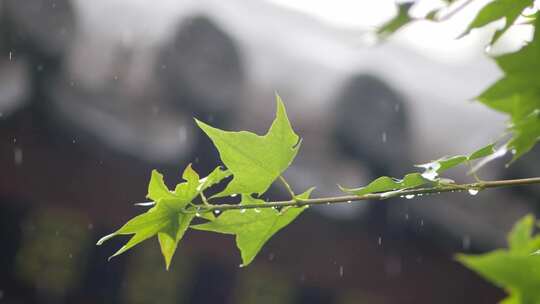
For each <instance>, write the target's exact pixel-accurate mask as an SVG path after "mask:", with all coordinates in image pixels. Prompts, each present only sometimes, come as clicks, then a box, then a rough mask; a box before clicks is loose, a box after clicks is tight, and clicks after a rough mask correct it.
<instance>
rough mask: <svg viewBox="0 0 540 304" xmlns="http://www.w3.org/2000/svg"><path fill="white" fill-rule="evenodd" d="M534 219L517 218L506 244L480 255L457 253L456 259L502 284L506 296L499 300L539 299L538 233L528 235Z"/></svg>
mask: <svg viewBox="0 0 540 304" xmlns="http://www.w3.org/2000/svg"><path fill="white" fill-rule="evenodd" d="M534 224H535V220H534V217H533V216H531V215H529V216H526V217H524V218H523V219H522V220H520V221H519V222H518V223H516V225H515V226H514V228H513V229H512V231H511V232H510V234H509V236H508V244H509V248H508V249H507V250H496V251H493V252H490V253H487V254H482V255H458V256H457V259H458V261H460V262H461V263H463V264H464V265H465V266H467V267H469V268H471V269H472V270H474V271H476V272H477V273H478V274H480V275H481V276H483V277H484V278H485V279H487V280H488V281H490V282H492V283H494V284H495V285H497V286H499V287H501V288H504V289H505V290H506V291H507V292H508V293H509V297H508V298H507V299H505V300H504V301H503V302H502V303H508V304H509V303H516V304H517V303H521V304H529V303H531V304H534V303H540V289H539V288H538V286H540V256H538V255H532V253H533V252H534V251H535V250H537V249H538V248H539V247H540V237H538V236H535V237H533V236H532V231H533V228H534Z"/></svg>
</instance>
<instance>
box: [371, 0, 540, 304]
mask: <svg viewBox="0 0 540 304" xmlns="http://www.w3.org/2000/svg"><path fill="white" fill-rule="evenodd" d="M455 2H458V1H449V2H448V6H452V5H453V3H455ZM533 5H534V0H492V1H490V2H489V3H487V4H486V5H485V6H484V7H483V8H482V9H481V10H480V11H479V12H478V14H477V15H476V17H475V18H474V19H473V21H472V22H471V23H470V24H469V26H468V27H467V29H466V30H465V31H464V33H463V34H462V35H461V36H464V35H466V34H468V33H470V31H471V30H473V29H476V28H480V27H483V26H485V25H488V24H490V23H492V22H494V21H498V20H501V19H504V21H505V24H504V26H503V27H502V28H501V29H498V30H497V31H496V32H495V33H494V34H493V36H492V39H491V42H490V44H494V43H496V42H497V41H498V40H499V38H500V37H501V36H503V34H504V33H506V31H507V30H508V29H509V28H510V27H511V26H512V25H514V24H515V22H516V20H517V19H518V17H519V16H524V15H525V14H524V11H525V9H526V8H528V7H532V6H533ZM412 6H413V4H411V3H408V4H401V5H399V9H398V14H397V15H396V17H394V18H393V19H392V20H390V21H389V22H388V23H386V24H384V25H383V26H382V27H381V29H380V30H379V33H381V34H384V35H389V34H391V33H393V32H395V31H397V30H399V29H400V28H402V27H403V26H405V25H407V24H408V23H410V22H413V21H415V20H417V19H415V18H412V17H411V16H410V14H409V11H410V9H411V7H412ZM448 6H447V7H445V8H441V9H438V10H434V11H432V12H430V13H429V14H427V15H426V16H425V17H424V18H420V19H424V20H431V21H438V20H440V19H444V18H440V16H441V11H442V10H443V9H448ZM462 7H463V6H461V8H462ZM538 14H539V13H538V12H536V13H534V14H532V15H530V16H526V22H527V23H530V24H532V25H533V26H534V28H535V31H534V35H533V37H532V40H531V41H529V42H528V43H527V44H526V45H525V46H524V47H522V48H521V49H519V50H518V51H516V52H514V53H510V54H504V55H500V56H496V57H494V60H495V62H496V63H497V65H498V66H499V68H500V69H501V71H502V72H503V73H504V75H503V76H502V78H501V79H500V80H498V81H497V82H496V83H494V84H493V85H491V86H490V87H489V88H488V89H486V90H485V91H484V92H483V93H481V94H480V95H479V96H478V97H477V98H476V99H477V100H478V101H480V102H482V103H483V104H485V105H486V106H488V107H490V108H492V109H494V110H496V111H499V112H502V113H505V114H507V115H508V116H509V121H510V122H509V127H508V129H509V130H510V131H511V133H512V136H511V138H510V139H509V141H508V142H507V143H506V144H505V145H504V146H503V147H502V148H501V149H500V150H499V151H501V152H503V153H493V152H492V155H495V154H498V155H499V156H500V155H503V154H504V151H512V154H513V159H512V161H515V160H516V159H518V158H519V157H521V156H522V155H524V154H525V153H527V152H529V151H530V150H531V149H532V148H533V147H534V146H535V144H536V143H537V142H538V140H539V139H540V80H539V79H540V78H539V77H538V71H540V31H539V30H538V28H539V26H540V18H538ZM471 158H472V157H471ZM462 159H464V158H463V157H454V158H449V159H448V161H449V162H450V163H452V162H453V161H454V160H455V161H461V160H462ZM443 166H444V165H443ZM409 180H410V181H411V183H412V185H416V184H417V183H421V181H420V180H419V179H418V177H417V176H415V178H414V179H411V178H409ZM533 227H534V218H533V217H532V216H527V217H525V218H524V219H522V220H521V221H520V222H518V223H517V224H516V226H515V227H514V229H513V230H512V232H511V233H510V236H509V246H510V248H509V249H508V250H497V251H494V252H491V253H488V254H485V255H481V256H466V255H460V256H459V257H458V260H459V261H460V262H461V263H463V264H464V265H465V266H467V267H469V268H471V269H473V270H475V271H477V272H478V273H479V274H480V275H482V276H483V277H485V278H486V279H488V280H489V281H491V282H492V283H494V284H496V285H497V286H500V287H502V288H505V289H506V290H507V291H508V292H509V293H510V296H509V297H508V298H507V299H506V300H505V301H504V302H503V303H506V304H510V303H540V292H539V290H540V289H539V286H540V257H538V256H531V252H533V251H534V250H537V249H538V248H539V247H540V237H538V236H537V237H532V230H533Z"/></svg>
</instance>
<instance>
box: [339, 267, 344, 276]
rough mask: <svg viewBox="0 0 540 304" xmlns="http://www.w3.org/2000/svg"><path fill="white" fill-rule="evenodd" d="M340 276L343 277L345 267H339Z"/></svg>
mask: <svg viewBox="0 0 540 304" xmlns="http://www.w3.org/2000/svg"><path fill="white" fill-rule="evenodd" d="M339 276H340V277H343V266H339Z"/></svg>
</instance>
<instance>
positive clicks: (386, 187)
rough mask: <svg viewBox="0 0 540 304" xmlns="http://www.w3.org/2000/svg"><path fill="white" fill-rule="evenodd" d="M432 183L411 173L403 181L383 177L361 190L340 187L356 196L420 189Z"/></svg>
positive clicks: (418, 174)
mask: <svg viewBox="0 0 540 304" xmlns="http://www.w3.org/2000/svg"><path fill="white" fill-rule="evenodd" d="M429 182H430V181H429V180H427V179H425V178H424V177H422V175H421V174H420V173H410V174H407V175H405V177H403V179H401V180H400V179H395V178H392V177H388V176H382V177H379V178H377V179H376V180H374V181H372V182H371V183H369V184H368V185H367V186H365V187H360V188H345V187H342V186H339V187H340V189H341V190H342V191H343V192H347V193H351V194H355V195H366V194H370V193H378V192H387V191H395V190H403V189H411V188H415V187H419V186H422V185H425V184H427V183H429Z"/></svg>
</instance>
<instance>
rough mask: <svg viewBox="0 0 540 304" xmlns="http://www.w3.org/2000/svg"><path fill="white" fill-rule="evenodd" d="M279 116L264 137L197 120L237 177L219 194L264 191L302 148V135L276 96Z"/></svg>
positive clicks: (259, 192)
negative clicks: (221, 128) (300, 147)
mask: <svg viewBox="0 0 540 304" xmlns="http://www.w3.org/2000/svg"><path fill="white" fill-rule="evenodd" d="M276 103H277V111H276V118H275V120H274V122H273V123H272V126H271V127H270V129H269V130H268V133H266V135H264V136H259V135H257V134H254V133H251V132H247V131H240V132H231V131H223V130H220V129H217V128H214V127H211V126H209V125H207V124H205V123H203V122H201V121H199V120H196V122H197V124H198V125H199V127H200V128H201V129H202V130H203V131H204V132H205V133H206V134H207V135H208V137H210V139H211V140H212V142H213V143H214V145H215V146H216V148H217V149H218V151H219V155H220V157H221V160H222V161H223V163H224V164H225V165H226V166H227V168H228V169H229V170H230V171H231V172H232V174H233V179H232V181H231V182H230V183H229V184H228V185H227V188H226V189H225V190H224V191H223V192H222V193H220V194H218V195H217V196H227V195H231V194H235V193H242V194H248V193H249V194H251V193H258V194H262V193H264V192H265V191H266V190H267V189H268V187H270V185H271V184H272V183H273V182H274V180H275V179H276V178H277V177H279V176H280V175H281V173H283V171H285V169H287V168H288V167H289V165H290V164H291V162H292V161H293V159H294V158H295V156H296V154H297V153H298V149H299V146H300V145H299V137H298V135H296V133H294V131H293V129H292V127H291V124H290V122H289V119H288V118H287V113H286V112H285V106H284V105H283V102H282V101H281V98H280V97H279V96H277V95H276Z"/></svg>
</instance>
